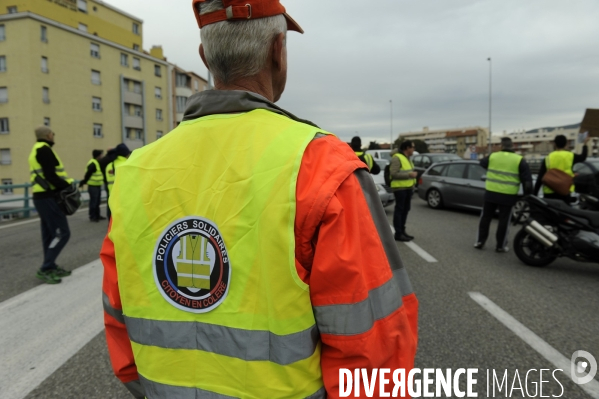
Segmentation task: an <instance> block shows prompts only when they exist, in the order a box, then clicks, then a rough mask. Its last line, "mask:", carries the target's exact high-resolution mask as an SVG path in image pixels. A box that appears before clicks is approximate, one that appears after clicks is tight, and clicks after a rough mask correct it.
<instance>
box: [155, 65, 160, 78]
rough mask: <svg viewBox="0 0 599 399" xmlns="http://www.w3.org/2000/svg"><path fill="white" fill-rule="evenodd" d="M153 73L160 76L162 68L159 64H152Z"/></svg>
mask: <svg viewBox="0 0 599 399" xmlns="http://www.w3.org/2000/svg"><path fill="white" fill-rule="evenodd" d="M154 75H156V76H158V77H161V76H162V68H161V67H160V65H154Z"/></svg>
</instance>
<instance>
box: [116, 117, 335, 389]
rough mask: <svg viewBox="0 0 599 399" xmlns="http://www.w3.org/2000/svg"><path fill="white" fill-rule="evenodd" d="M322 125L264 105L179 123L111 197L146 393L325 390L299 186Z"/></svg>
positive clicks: (126, 168) (135, 163) (145, 152)
mask: <svg viewBox="0 0 599 399" xmlns="http://www.w3.org/2000/svg"><path fill="white" fill-rule="evenodd" d="M319 132H321V133H323V131H322V130H320V129H318V128H316V127H314V126H310V125H307V124H304V123H300V122H296V121H294V120H292V119H289V118H287V117H285V116H282V115H279V114H275V113H273V112H270V111H266V110H261V109H258V110H253V111H251V112H247V113H240V114H222V115H211V116H206V117H202V118H199V119H196V120H193V121H186V122H183V123H181V124H180V125H179V126H178V127H177V128H176V129H175V130H174V131H172V132H171V133H170V134H168V135H166V136H165V137H163V138H162V139H161V140H160V141H158V142H155V143H152V144H150V145H147V146H145V147H143V148H141V149H138V150H136V151H135V152H134V153H133V154H132V155H131V157H130V158H129V160H128V161H127V162H126V163H125V164H123V165H121V166H119V169H118V176H119V177H118V179H117V180H116V182H115V184H114V188H113V191H112V193H111V195H110V209H111V210H112V231H111V232H110V238H111V240H112V241H113V242H114V248H115V254H116V263H117V273H118V281H119V290H120V295H121V301H122V306H123V315H124V318H125V323H126V326H127V330H128V333H129V337H130V340H131V344H132V347H133V354H134V357H135V363H136V365H137V370H138V373H139V376H140V380H141V382H142V384H143V386H144V388H145V390H146V393H148V392H152V393H153V394H154V396H155V397H161V398H162V397H164V398H170V397H182V396H185V397H203V396H206V397H207V396H208V395H209V396H210V397H214V398H216V397H219V398H220V397H221V396H219V395H223V397H239V398H260V399H263V398H269V399H275V398H292V397H293V398H305V397H310V398H324V397H325V395H326V394H325V391H324V387H323V382H322V372H321V367H320V341H319V334H318V329H317V326H316V322H315V319H314V313H313V309H312V305H311V301H310V295H309V286H308V285H306V284H305V283H304V282H303V281H302V280H301V278H300V277H299V276H298V274H297V271H296V266H295V234H294V222H295V206H296V198H295V192H296V182H297V177H298V172H299V168H300V164H301V160H302V156H303V153H304V151H305V148H306V147H307V145H308V144H309V142H310V141H311V140H312V139H313V138H314V136H315V134H316V133H319Z"/></svg>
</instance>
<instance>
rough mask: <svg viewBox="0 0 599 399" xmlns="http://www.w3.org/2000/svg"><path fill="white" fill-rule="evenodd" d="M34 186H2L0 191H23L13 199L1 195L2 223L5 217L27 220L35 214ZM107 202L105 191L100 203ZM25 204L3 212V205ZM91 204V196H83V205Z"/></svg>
mask: <svg viewBox="0 0 599 399" xmlns="http://www.w3.org/2000/svg"><path fill="white" fill-rule="evenodd" d="M75 184H79V181H78V180H75ZM32 186H33V185H32V184H31V183H26V184H2V185H0V190H7V189H8V190H11V191H12V190H15V189H23V191H24V192H23V195H22V196H20V195H15V196H14V197H13V196H10V197H11V198H6V199H5V198H3V197H4V195H0V222H2V218H3V216H4V215H15V214H18V215H21V214H22V216H17V218H19V219H27V218H29V217H31V212H35V207H34V206H33V190H31V187H32ZM80 191H81V194H84V193H87V190H80ZM105 200H106V193H105V191H104V190H103V191H102V197H101V199H100V201H105ZM21 201H22V202H23V206H22V207H16V208H11V209H7V210H2V208H3V207H2V206H1V204H7V203H11V202H14V203H18V202H21ZM87 202H89V196H82V197H81V204H82V205H83V204H84V203H87Z"/></svg>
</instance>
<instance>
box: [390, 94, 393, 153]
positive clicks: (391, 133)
mask: <svg viewBox="0 0 599 399" xmlns="http://www.w3.org/2000/svg"><path fill="white" fill-rule="evenodd" d="M389 104H390V108H391V131H390V132H389V151H391V150H393V100H389Z"/></svg>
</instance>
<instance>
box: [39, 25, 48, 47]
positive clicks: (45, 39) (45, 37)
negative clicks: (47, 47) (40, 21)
mask: <svg viewBox="0 0 599 399" xmlns="http://www.w3.org/2000/svg"><path fill="white" fill-rule="evenodd" d="M40 36H41V40H42V42H44V43H48V28H46V27H45V26H44V25H42V26H41V27H40Z"/></svg>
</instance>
